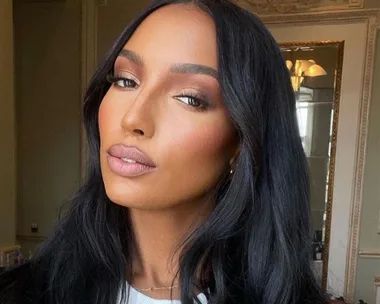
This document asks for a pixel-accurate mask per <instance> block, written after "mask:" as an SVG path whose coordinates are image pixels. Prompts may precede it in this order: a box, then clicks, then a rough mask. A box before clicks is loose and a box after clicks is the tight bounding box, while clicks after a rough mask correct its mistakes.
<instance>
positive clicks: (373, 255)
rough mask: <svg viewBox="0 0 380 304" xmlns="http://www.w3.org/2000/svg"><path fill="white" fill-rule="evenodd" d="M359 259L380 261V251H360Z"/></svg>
mask: <svg viewBox="0 0 380 304" xmlns="http://www.w3.org/2000/svg"><path fill="white" fill-rule="evenodd" d="M359 257H360V258H362V259H380V249H377V250H375V249H362V250H359Z"/></svg>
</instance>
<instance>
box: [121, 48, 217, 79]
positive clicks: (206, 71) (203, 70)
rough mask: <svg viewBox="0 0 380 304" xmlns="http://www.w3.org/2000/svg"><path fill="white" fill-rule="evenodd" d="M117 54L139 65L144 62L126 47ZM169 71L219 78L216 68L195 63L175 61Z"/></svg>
mask: <svg viewBox="0 0 380 304" xmlns="http://www.w3.org/2000/svg"><path fill="white" fill-rule="evenodd" d="M119 56H121V57H124V58H127V59H129V60H130V61H132V62H134V63H136V64H137V65H140V66H142V65H143V64H144V60H143V59H142V58H141V57H140V56H139V55H138V54H136V53H135V52H132V51H130V50H127V49H122V50H121V52H120V54H119ZM170 72H171V73H179V74H200V75H208V76H211V77H214V78H215V79H217V80H218V79H219V73H218V71H217V70H215V69H213V68H211V67H209V66H205V65H201V64H195V63H175V64H173V65H172V66H171V67H170Z"/></svg>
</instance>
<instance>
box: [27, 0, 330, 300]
mask: <svg viewBox="0 0 380 304" xmlns="http://www.w3.org/2000/svg"><path fill="white" fill-rule="evenodd" d="M168 4H188V5H196V6H198V7H199V8H201V9H202V10H204V11H205V12H207V13H208V14H209V15H210V16H211V17H212V18H213V20H214V22H215V25H216V27H215V28H216V37H217V46H218V58H219V64H218V69H219V81H220V84H221V88H222V96H223V100H224V102H225V106H226V107H227V109H228V111H229V113H230V116H231V119H232V121H233V122H234V125H235V128H236V130H237V133H238V136H239V140H240V154H239V156H238V158H237V160H236V164H237V166H236V170H235V172H234V173H233V175H232V178H228V179H226V180H222V181H221V183H220V185H221V186H220V187H218V194H217V202H216V207H215V209H214V210H213V212H212V214H211V215H210V216H209V217H208V218H207V220H206V221H205V222H204V223H203V224H202V225H201V226H200V227H198V228H197V229H196V230H195V231H194V232H193V233H192V234H191V235H189V236H186V241H185V240H184V246H183V250H182V254H181V259H180V271H179V278H180V286H181V299H182V303H183V304H190V303H193V301H194V299H195V293H196V291H197V290H198V291H199V290H201V291H203V292H204V293H205V294H206V295H207V297H208V299H209V303H214V304H223V303H236V304H242V303H252V304H279V303H281V304H300V303H326V300H325V297H324V295H323V292H322V291H321V289H320V288H319V287H318V285H317V284H316V281H315V279H314V276H313V272H312V269H311V265H310V257H311V255H310V242H309V236H310V232H309V226H310V220H309V183H308V165H307V161H306V158H305V155H304V152H303V148H302V144H301V140H300V136H299V132H298V126H297V119H296V110H295V97H294V93H293V90H292V86H291V83H290V80H289V73H288V70H287V68H286V66H285V63H284V60H283V58H282V55H281V52H280V49H279V47H278V45H277V43H276V42H275V40H274V39H273V37H272V36H271V34H270V33H269V32H268V30H267V29H266V28H265V26H264V25H263V23H262V22H261V21H260V20H259V19H258V18H257V17H256V16H254V15H253V14H252V13H250V12H248V11H246V10H244V9H242V8H240V7H238V6H237V5H235V4H233V3H232V2H230V1H226V0H225V1H223V0H158V1H155V2H154V3H153V4H152V5H151V6H149V7H148V8H146V9H145V10H144V11H143V12H141V13H140V14H139V15H138V16H137V17H136V18H135V19H134V20H133V21H132V22H131V24H130V25H129V26H128V27H127V28H126V29H125V30H124V31H123V33H122V34H121V35H120V37H119V38H118V39H117V41H116V42H115V44H114V45H113V47H112V49H111V50H110V52H109V53H108V55H107V56H106V59H105V61H104V62H103V63H102V64H100V66H99V68H98V69H97V71H96V73H95V75H94V76H93V78H92V79H91V82H90V85H89V88H88V90H87V93H86V96H85V100H84V108H83V109H84V111H83V113H84V122H85V128H86V135H87V137H86V138H87V143H88V162H87V164H88V165H87V171H86V172H87V173H86V179H85V182H84V184H83V186H82V187H81V188H80V189H79V191H78V192H77V193H76V195H75V196H74V198H73V199H72V202H71V204H72V206H71V208H70V210H69V211H68V213H67V214H66V215H65V217H64V218H63V219H62V220H61V221H60V223H59V225H58V227H57V228H56V229H55V231H54V233H53V234H52V236H51V237H50V238H49V240H48V241H46V242H45V244H44V245H43V246H42V248H41V250H40V251H39V252H38V253H37V255H36V257H35V259H34V260H33V262H32V263H30V264H29V265H28V267H29V268H30V269H31V273H32V278H33V279H32V280H31V281H33V284H34V285H33V286H35V290H37V291H38V292H37V294H38V296H40V297H41V303H49V304H50V303H60V304H69V303H70V304H71V303H99V304H110V303H117V299H118V297H119V294H120V291H121V290H125V289H124V286H125V282H126V281H129V280H130V279H131V277H132V270H131V264H132V261H131V256H132V251H133V249H134V246H135V244H134V237H133V234H132V232H131V231H132V230H131V226H130V219H129V215H128V209H127V208H123V207H121V206H118V205H116V204H114V203H112V202H111V201H110V199H109V198H108V197H107V195H106V192H105V188H104V185H103V180H102V175H101V172H100V165H99V144H100V143H99V130H98V110H99V105H100V103H101V101H102V99H103V97H104V95H105V94H106V92H107V90H108V89H109V87H110V84H109V83H108V82H107V80H106V76H107V75H108V74H109V73H111V72H112V70H113V65H114V62H115V60H116V57H117V56H118V54H119V52H120V51H121V50H122V48H123V46H124V45H125V43H126V42H127V41H128V39H129V38H130V37H131V35H132V34H133V32H134V31H135V30H136V28H137V27H138V26H139V24H140V23H141V22H142V21H143V20H144V19H145V18H146V17H147V16H148V15H149V14H151V13H152V12H154V11H155V10H157V9H158V8H160V7H162V6H164V5H168ZM200 278H201V280H200ZM122 295H123V296H125V294H124V293H122ZM25 303H26V302H25Z"/></svg>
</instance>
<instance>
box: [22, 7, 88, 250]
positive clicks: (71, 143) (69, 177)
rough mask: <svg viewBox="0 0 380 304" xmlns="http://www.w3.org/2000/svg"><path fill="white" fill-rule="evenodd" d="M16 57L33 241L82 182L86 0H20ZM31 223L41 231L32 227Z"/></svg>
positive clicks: (25, 226)
mask: <svg viewBox="0 0 380 304" xmlns="http://www.w3.org/2000/svg"><path fill="white" fill-rule="evenodd" d="M15 59H16V61H15V64H16V66H15V69H16V87H15V90H16V100H17V101H16V105H17V122H18V129H17V132H18V133H17V135H18V150H17V156H18V170H17V176H18V213H17V216H18V225H17V233H18V234H19V235H22V237H21V238H20V239H19V241H20V243H21V244H22V245H24V246H27V247H28V249H29V247H33V246H32V245H31V244H30V243H31V242H30V241H28V238H29V237H30V236H32V237H33V238H35V239H36V240H35V243H38V242H39V241H40V240H39V239H38V238H43V237H46V236H47V235H48V234H49V233H50V232H51V229H52V227H53V224H54V222H55V220H56V218H57V214H58V209H59V207H60V206H61V204H62V202H63V201H64V200H65V199H66V198H68V197H69V196H70V194H71V193H72V192H73V191H74V190H75V189H76V188H77V186H78V185H79V180H80V130H81V129H80V119H81V117H80V93H81V92H80V90H81V89H80V88H81V74H80V73H81V1H78V0H66V1H50V2H47V3H26V2H25V1H18V2H17V5H16V6H15ZM32 223H37V224H38V226H39V232H38V233H31V224H32ZM32 243H33V242H32ZM27 244H28V245H27Z"/></svg>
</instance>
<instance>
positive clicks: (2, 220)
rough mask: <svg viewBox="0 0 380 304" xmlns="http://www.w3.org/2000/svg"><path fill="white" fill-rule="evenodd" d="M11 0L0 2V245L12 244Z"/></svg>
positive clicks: (13, 223)
mask: <svg viewBox="0 0 380 304" xmlns="http://www.w3.org/2000/svg"><path fill="white" fill-rule="evenodd" d="M12 11H13V9H12V0H1V1H0V71H1V73H0V142H1V146H0V247H4V246H8V245H14V243H15V225H16V222H15V221H16V219H15V217H16V153H15V148H16V146H15V143H16V134H15V104H14V91H13V85H14V76H13V75H14V73H13V13H12Z"/></svg>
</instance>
